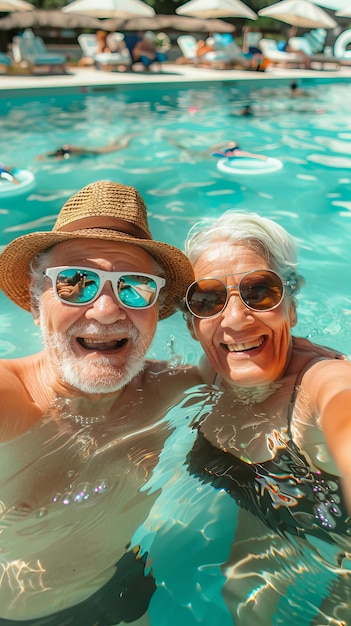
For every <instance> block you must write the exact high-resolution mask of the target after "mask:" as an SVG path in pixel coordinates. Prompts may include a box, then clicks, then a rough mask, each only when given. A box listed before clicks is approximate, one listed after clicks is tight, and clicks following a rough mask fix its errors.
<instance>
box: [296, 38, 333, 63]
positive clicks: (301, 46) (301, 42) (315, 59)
mask: <svg viewBox="0 0 351 626" xmlns="http://www.w3.org/2000/svg"><path fill="white" fill-rule="evenodd" d="M288 43H289V48H290V50H292V51H293V52H299V51H301V52H303V53H304V54H306V56H307V57H308V58H309V61H310V64H311V66H310V67H311V69H313V68H315V69H320V68H322V69H323V68H324V66H325V65H328V66H330V65H333V66H334V67H335V69H339V67H340V65H341V60H340V59H339V58H338V57H336V56H333V55H331V54H324V52H317V53H314V52H313V49H312V48H311V45H310V42H309V40H308V39H307V38H306V37H304V36H303V37H290V39H289V42H288Z"/></svg>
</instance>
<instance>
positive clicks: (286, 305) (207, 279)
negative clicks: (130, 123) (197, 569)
mask: <svg viewBox="0 0 351 626" xmlns="http://www.w3.org/2000/svg"><path fill="white" fill-rule="evenodd" d="M186 253H187V255H188V257H189V258H190V260H191V262H192V264H193V267H194V271H195V277H196V280H195V282H194V283H192V284H191V285H190V286H189V288H188V291H187V295H186V306H187V313H186V318H187V323H188V327H189V329H190V332H191V334H192V335H193V337H194V338H196V339H197V340H199V341H200V342H201V345H202V347H203V349H204V352H205V357H204V358H203V360H202V363H201V370H202V376H203V379H204V381H205V382H206V383H208V384H209V385H210V387H209V389H210V392H209V396H208V398H207V400H205V401H204V405H203V407H204V408H203V410H202V411H200V412H199V413H198V415H197V416H196V420H195V427H196V428H197V429H198V435H197V438H196V441H195V443H194V446H193V448H192V450H191V452H190V453H189V454H188V457H187V462H188V470H189V471H190V473H191V474H193V475H194V474H195V475H197V476H199V477H200V478H201V480H202V481H203V482H207V483H211V484H213V485H214V486H215V487H216V488H218V489H220V490H225V491H226V492H227V493H228V494H230V496H232V497H233V498H234V499H235V500H236V502H237V503H238V504H239V507H240V510H241V524H239V526H238V527H237V528H236V531H235V540H234V542H233V544H232V548H231V554H230V557H229V559H228V561H227V564H226V565H225V566H224V567H223V572H224V574H225V578H226V584H225V588H224V597H225V599H226V602H227V604H228V606H229V607H230V610H231V613H232V615H234V616H235V624H236V625H237V624H240V625H241V624H243V625H244V626H246V625H247V624H249V623H256V624H263V625H264V626H267V625H268V624H273V621H272V619H273V618H272V615H273V614H274V615H276V616H278V615H280V616H281V615H282V613H279V611H278V607H279V606H280V610H281V603H282V601H283V600H282V598H283V596H284V594H285V592H286V589H287V588H290V590H291V589H293V590H295V591H294V593H296V596H295V597H294V598H292V599H291V605H290V607H289V608H288V609H287V608H286V607H285V612H283V618H282V619H283V621H282V622H281V621H277V622H275V621H274V624H275V623H286V624H288V623H289V625H294V626H295V624H300V623H304V624H309V625H310V624H313V625H316V624H318V625H320V624H330V623H335V624H336V623H337V624H347V623H349V617H350V614H351V608H350V607H351V604H350V601H351V572H350V569H351V559H350V553H351V521H350V517H349V513H350V510H351V507H350V502H351V497H350V493H351V487H350V485H351V462H350V458H351V363H350V362H349V361H348V360H346V359H345V357H343V355H341V354H339V353H337V352H336V351H334V350H330V349H327V348H324V347H321V346H318V345H314V344H313V343H311V342H310V341H308V340H306V339H303V338H298V337H294V336H292V334H291V329H292V328H293V327H294V326H295V324H296V319H297V315H296V307H297V301H296V295H297V294H298V292H299V289H300V287H301V286H302V285H303V279H302V278H301V276H299V274H298V272H297V265H296V249H295V245H294V242H293V240H292V238H291V237H290V236H289V235H288V233H287V232H286V231H285V230H284V229H283V228H282V227H281V226H279V225H278V224H276V223H275V222H273V221H271V220H269V219H266V218H263V217H260V216H259V215H257V214H253V213H245V212H239V211H228V212H226V213H224V214H223V215H222V216H221V217H220V218H219V219H217V220H215V221H213V222H210V223H209V222H208V221H207V222H205V223H204V224H202V225H200V228H199V227H197V228H196V231H195V232H194V231H193V232H191V233H190V235H189V237H188V240H187V242H186ZM211 389H212V391H211ZM342 478H343V479H344V486H345V491H342V484H341V483H342ZM345 496H346V498H345ZM347 501H348V510H347V504H346V502H347ZM287 538H289V540H287ZM326 555H327V556H326ZM306 572H307V573H308V575H310V576H311V578H310V579H309V578H308V576H307V577H306V578H305V577H304V576H306ZM296 585H297V586H299V585H300V592H299V593H297V592H296ZM321 585H322V591H321ZM327 589H328V591H327ZM284 590H285V591H284ZM304 594H305V599H304V600H303V596H304ZM306 594H307V596H306ZM296 598H297V599H296ZM304 602H305V604H304ZM298 605H301V606H304V609H301V607H300V608H299V609H296V607H297V606H298ZM292 607H295V608H292ZM311 607H312V608H311ZM290 610H291V611H293V612H292V613H290ZM296 610H303V611H304V613H303V615H301V614H299V615H297V613H296ZM276 611H278V612H277V613H276ZM294 611H295V612H294ZM327 616H328V617H327ZM301 619H302V622H301ZM323 619H324V620H325V621H323ZM253 620H255V622H254V621H253ZM284 620H285V621H284ZM303 620H305V621H303ZM314 620H317V621H314ZM334 620H336V621H334ZM338 620H341V621H338Z"/></svg>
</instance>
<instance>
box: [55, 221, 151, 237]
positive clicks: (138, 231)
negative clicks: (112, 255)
mask: <svg viewBox="0 0 351 626" xmlns="http://www.w3.org/2000/svg"><path fill="white" fill-rule="evenodd" d="M86 228H89V229H90V228H92V229H94V228H106V229H107V230H116V231H118V232H120V233H125V234H126V235H130V236H131V237H137V238H138V239H151V237H150V235H149V234H148V233H146V232H145V231H144V230H143V229H142V228H139V226H136V225H135V224H132V223H131V222H127V220H121V219H119V218H117V217H107V216H105V217H104V216H99V217H96V216H94V217H82V218H80V219H78V220H74V221H73V222H69V223H68V224H65V225H64V226H60V227H59V228H58V229H57V230H58V231H59V232H63V233H72V232H74V231H76V230H85V229H86Z"/></svg>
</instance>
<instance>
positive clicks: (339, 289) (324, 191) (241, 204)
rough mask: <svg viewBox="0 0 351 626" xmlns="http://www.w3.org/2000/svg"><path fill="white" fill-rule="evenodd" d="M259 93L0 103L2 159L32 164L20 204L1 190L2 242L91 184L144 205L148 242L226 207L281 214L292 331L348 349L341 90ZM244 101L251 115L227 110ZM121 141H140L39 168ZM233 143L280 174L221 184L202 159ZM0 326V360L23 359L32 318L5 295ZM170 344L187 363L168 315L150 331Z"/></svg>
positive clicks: (345, 103) (348, 159)
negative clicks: (291, 271)
mask: <svg viewBox="0 0 351 626" xmlns="http://www.w3.org/2000/svg"><path fill="white" fill-rule="evenodd" d="M261 85H262V82H261V83H259V84H258V83H255V82H253V83H252V84H250V85H247V84H245V85H240V84H232V85H230V84H226V85H219V86H216V85H215V86H213V85H210V84H209V85H206V87H201V88H197V89H175V88H174V87H173V88H172V89H170V90H169V91H168V93H167V91H162V90H150V92H148V91H146V90H144V89H139V90H134V91H131V92H128V91H127V90H121V91H118V92H113V91H112V92H107V93H103V94H100V95H98V94H96V93H94V94H76V95H69V96H68V95H67V96H52V97H50V96H45V97H43V96H42V97H38V98H36V97H31V98H29V99H22V98H13V99H12V100H7V101H1V104H0V114H1V115H0V133H1V138H2V142H1V145H2V154H1V159H2V160H3V161H4V162H6V163H7V164H11V165H17V166H18V167H21V168H25V169H29V170H31V171H32V172H33V173H34V174H35V179H36V186H35V188H34V189H33V190H32V192H31V193H30V194H29V195H27V196H18V197H16V198H11V199H10V198H7V199H6V198H1V196H0V220H1V232H0V245H4V244H6V243H7V242H9V241H10V240H11V239H12V238H13V237H15V236H18V235H20V234H22V233H26V232H30V231H32V230H36V229H46V228H50V227H51V226H52V224H53V221H54V219H55V216H56V214H57V212H58V210H59V209H60V207H61V206H62V204H63V203H64V202H65V200H66V199H67V198H68V197H69V196H70V195H71V194H72V193H74V192H75V191H76V190H77V189H79V188H80V187H82V186H84V185H86V184H88V183H90V182H93V181H96V180H99V179H111V180H116V181H120V182H123V183H125V184H131V185H134V186H136V187H137V188H138V189H139V191H140V192H141V193H142V195H143V196H144V197H145V200H146V203H147V206H148V209H149V213H150V224H151V229H152V232H153V234H154V237H155V238H161V239H164V240H166V241H168V242H170V243H173V244H175V245H177V246H180V247H182V245H183V241H184V238H185V236H186V233H187V231H188V229H189V227H190V226H191V225H192V224H193V223H194V222H196V221H197V220H198V219H199V218H200V217H202V216H203V215H218V214H219V213H221V212H222V211H224V210H226V209H228V208H231V207H235V208H246V209H249V210H253V211H258V212H259V213H262V214H263V215H266V216H268V217H271V218H273V219H276V220H278V221H279V222H280V223H281V224H282V225H283V226H285V227H286V228H287V229H288V230H289V231H290V232H291V233H292V234H293V235H294V236H295V237H296V238H297V239H298V242H299V246H300V254H299V258H300V268H301V273H302V274H303V275H304V276H305V278H306V287H305V289H304V290H303V292H302V294H301V295H300V307H299V323H298V326H297V327H296V329H295V332H296V333H297V334H302V335H304V336H312V337H313V338H314V340H316V341H318V342H320V343H327V344H332V345H334V347H337V348H340V349H342V350H345V351H346V352H348V353H351V332H350V330H351V316H350V312H351V308H350V305H351V292H350V277H351V270H350V260H351V246H350V231H351V211H350V209H351V201H350V186H351V184H350V181H351V147H350V146H351V143H350V139H351V127H350V109H351V100H350V90H351V86H350V85H349V84H348V83H347V82H339V83H334V84H331V83H328V82H323V83H321V84H319V83H318V82H313V81H309V82H306V81H305V82H304V83H300V85H301V86H302V87H303V88H304V90H305V92H306V94H307V95H306V96H304V97H300V98H296V99H292V98H291V97H290V93H289V83H288V82H287V81H285V82H284V81H282V82H281V83H277V82H275V83H273V84H269V86H267V87H265V88H262V87H261ZM244 89H245V92H244V94H243V90H244ZM247 102H250V103H251V105H252V108H253V111H254V113H255V115H253V116H252V117H240V116H238V115H237V113H238V111H239V110H240V108H241V107H242V105H243V104H246V103H247ZM124 133H137V137H135V138H133V139H132V141H131V143H130V144H129V146H128V148H127V149H125V150H122V151H120V152H115V153H111V154H106V155H100V156H96V157H91V158H85V159H73V158H72V159H70V160H68V161H61V162H53V161H38V160H36V157H37V156H38V155H40V154H43V153H47V152H50V151H52V150H54V149H55V148H57V147H59V146H60V145H62V144H63V143H67V142H69V143H73V144H76V145H80V146H88V147H97V146H102V145H104V144H106V143H108V142H109V141H111V140H112V139H114V138H116V137H118V136H120V135H122V134H124ZM233 139H235V140H236V141H238V143H239V144H240V146H241V147H242V148H243V149H247V150H249V151H253V152H260V153H262V154H266V155H268V156H271V157H275V158H279V159H281V160H282V162H283V165H284V167H283V169H282V170H281V171H280V172H277V173H275V174H270V175H267V176H262V175H260V176H243V177H241V178H240V177H239V178H237V179H232V180H230V179H225V178H223V177H222V176H221V175H220V173H219V172H218V170H217V168H216V159H215V158H213V157H210V156H208V155H204V154H203V152H204V151H205V150H206V149H207V148H208V147H209V146H211V145H214V144H217V143H220V142H222V141H226V140H233ZM172 141H173V142H174V141H175V142H177V143H180V144H183V145H184V146H185V147H186V148H188V149H184V150H181V149H179V148H178V147H177V146H176V145H174V143H171V142H172ZM1 319H2V323H1V328H0V354H1V356H21V355H25V354H27V353H30V352H32V351H33V349H36V348H37V347H39V341H38V337H37V332H36V329H35V328H33V325H32V323H31V319H30V316H29V315H28V314H27V313H22V312H21V311H19V310H17V308H15V307H14V306H12V305H11V304H10V303H8V302H7V301H4V298H2V299H1ZM19 328H21V329H22V330H21V337H20V338H19V335H18V332H19ZM170 336H174V337H175V340H174V350H175V352H176V353H179V354H182V355H183V356H184V358H185V360H189V359H190V360H191V361H194V360H196V359H197V355H198V353H199V350H198V347H197V345H196V343H194V342H189V337H188V335H187V331H186V330H185V329H184V325H183V322H182V319H181V317H180V316H178V315H177V316H175V317H172V319H171V320H167V321H165V322H163V323H162V324H161V325H160V328H159V332H158V335H157V339H156V341H155V343H154V347H153V354H154V355H156V356H158V357H159V356H160V357H164V356H165V355H166V354H167V353H168V351H169V345H168V344H169V338H170Z"/></svg>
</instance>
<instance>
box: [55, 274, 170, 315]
mask: <svg viewBox="0 0 351 626" xmlns="http://www.w3.org/2000/svg"><path fill="white" fill-rule="evenodd" d="M44 274H45V276H48V277H49V278H50V279H51V281H52V285H53V288H54V292H55V295H56V296H57V298H58V299H59V300H60V301H61V302H64V303H65V304H71V305H73V306H86V305H87V304H91V303H92V302H94V300H96V298H98V297H99V295H100V293H101V291H102V289H103V287H104V285H105V283H106V282H107V281H109V282H110V283H111V285H112V289H113V293H114V294H115V296H116V299H117V301H118V302H119V303H120V304H122V305H123V306H125V307H127V308H128V309H148V308H149V307H151V306H153V305H154V304H155V302H156V301H157V298H158V296H159V293H160V290H161V289H162V287H164V286H165V284H166V280H165V279H164V278H162V277H161V276H154V275H153V274H144V273H143V272H142V273H140V272H138V273H136V272H105V271H103V270H99V269H92V268H91V267H81V266H78V267H75V266H68V265H63V266H60V267H49V268H47V269H46V270H45V272H44Z"/></svg>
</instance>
